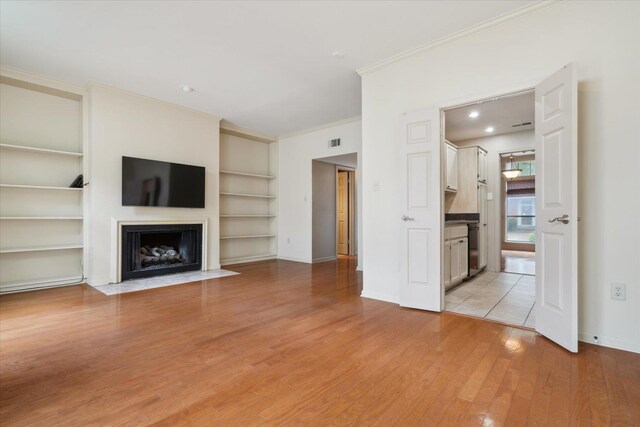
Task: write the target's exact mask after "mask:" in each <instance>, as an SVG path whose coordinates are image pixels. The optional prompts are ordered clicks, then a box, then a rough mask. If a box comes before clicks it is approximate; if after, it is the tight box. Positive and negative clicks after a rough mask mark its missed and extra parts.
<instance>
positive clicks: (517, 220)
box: [505, 194, 536, 243]
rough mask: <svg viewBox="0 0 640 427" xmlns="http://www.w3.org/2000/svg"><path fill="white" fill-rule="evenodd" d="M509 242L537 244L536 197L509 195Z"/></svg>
mask: <svg viewBox="0 0 640 427" xmlns="http://www.w3.org/2000/svg"><path fill="white" fill-rule="evenodd" d="M506 216H507V221H506V222H507V230H506V233H505V235H506V240H507V242H515V243H535V241H536V197H535V195H528V196H522V195H514V196H510V195H508V194H507V215H506Z"/></svg>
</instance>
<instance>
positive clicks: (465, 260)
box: [458, 238, 469, 280]
mask: <svg viewBox="0 0 640 427" xmlns="http://www.w3.org/2000/svg"><path fill="white" fill-rule="evenodd" d="M458 251H459V254H458V260H459V263H460V266H459V271H460V280H463V279H464V278H466V277H467V276H468V275H469V240H468V239H467V238H464V239H461V240H460V241H459V242H458Z"/></svg>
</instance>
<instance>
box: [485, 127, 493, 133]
mask: <svg viewBox="0 0 640 427" xmlns="http://www.w3.org/2000/svg"><path fill="white" fill-rule="evenodd" d="M494 130H495V129H493V126H489V127H488V128H486V129H485V130H484V131H485V132H488V133H491V132H493V131H494Z"/></svg>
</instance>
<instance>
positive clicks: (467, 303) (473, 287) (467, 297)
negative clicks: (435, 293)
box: [444, 271, 536, 328]
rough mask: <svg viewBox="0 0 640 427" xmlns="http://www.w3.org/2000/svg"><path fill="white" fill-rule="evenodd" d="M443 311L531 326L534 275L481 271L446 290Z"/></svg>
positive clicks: (533, 301)
mask: <svg viewBox="0 0 640 427" xmlns="http://www.w3.org/2000/svg"><path fill="white" fill-rule="evenodd" d="M444 301H445V310H446V311H452V312H454V313H460V314H466V315H469V316H475V317H482V318H487V319H491V320H497V321H499V322H504V323H509V324H513V325H520V326H526V327H530V328H533V327H535V320H536V317H535V316H536V314H535V307H534V305H535V301H536V294H535V277H534V276H527V275H522V274H512V273H493V272H489V271H487V272H483V273H480V274H479V275H477V276H476V277H474V278H473V279H471V280H469V281H467V282H464V283H463V284H461V285H459V286H457V287H456V288H454V289H452V290H450V291H448V292H447V293H446V294H445V297H444Z"/></svg>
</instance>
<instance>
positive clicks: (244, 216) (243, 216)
mask: <svg viewBox="0 0 640 427" xmlns="http://www.w3.org/2000/svg"><path fill="white" fill-rule="evenodd" d="M275 217H276V216H275V215H220V218H275Z"/></svg>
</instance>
